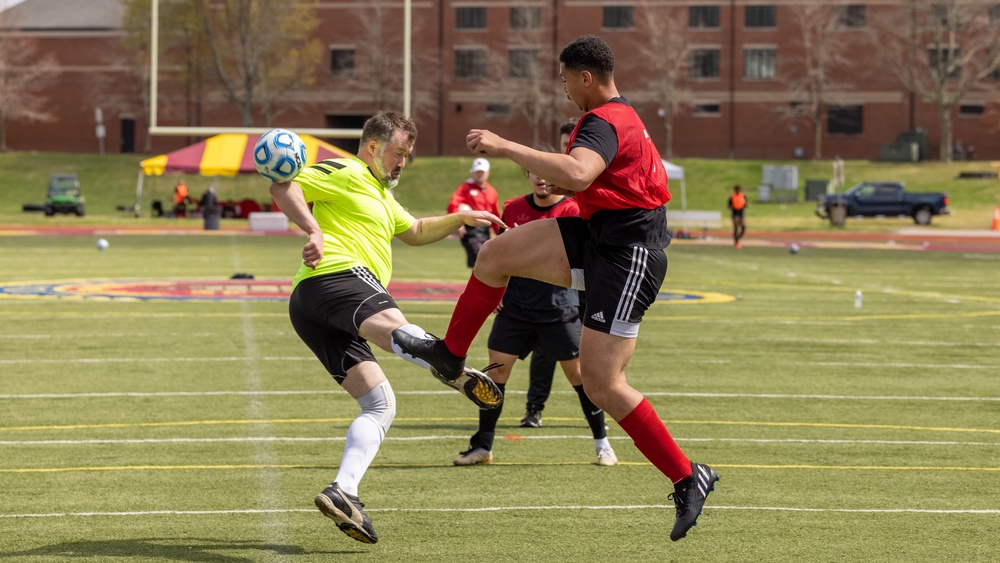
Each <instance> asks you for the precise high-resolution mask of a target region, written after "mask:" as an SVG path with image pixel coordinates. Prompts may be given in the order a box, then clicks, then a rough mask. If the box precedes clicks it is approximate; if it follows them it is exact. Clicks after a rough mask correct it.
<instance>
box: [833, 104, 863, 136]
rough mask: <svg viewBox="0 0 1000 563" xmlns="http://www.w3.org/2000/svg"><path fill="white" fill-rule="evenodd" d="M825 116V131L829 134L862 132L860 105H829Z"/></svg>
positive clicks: (857, 133)
mask: <svg viewBox="0 0 1000 563" xmlns="http://www.w3.org/2000/svg"><path fill="white" fill-rule="evenodd" d="M826 118H827V121H826V131H827V133H829V134H831V135H860V134H861V133H863V132H864V108H863V107H862V106H830V108H829V109H827V111H826Z"/></svg>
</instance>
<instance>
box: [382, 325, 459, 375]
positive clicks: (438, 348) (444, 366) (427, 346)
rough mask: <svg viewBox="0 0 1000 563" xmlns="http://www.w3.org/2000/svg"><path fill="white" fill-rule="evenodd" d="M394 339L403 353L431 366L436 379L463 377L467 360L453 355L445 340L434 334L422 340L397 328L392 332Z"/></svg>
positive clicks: (428, 334)
mask: <svg viewBox="0 0 1000 563" xmlns="http://www.w3.org/2000/svg"><path fill="white" fill-rule="evenodd" d="M392 339H393V340H394V341H395V342H396V344H398V345H399V347H400V349H402V350H403V352H406V353H407V354H409V355H410V356H413V357H414V358H419V359H421V360H423V361H425V362H427V363H428V364H430V366H431V370H433V371H434V372H435V373H434V375H435V376H436V377H439V378H444V379H447V380H452V381H454V380H455V379H458V378H459V377H461V376H462V368H463V367H465V358H464V357H462V356H456V355H455V354H452V353H451V350H449V349H448V347H447V346H445V344H444V340H441V339H440V338H438V337H436V336H434V335H433V334H430V333H427V336H426V338H420V337H419V336H414V335H412V334H410V333H408V332H404V331H402V330H400V329H398V328H397V329H396V330H394V331H392Z"/></svg>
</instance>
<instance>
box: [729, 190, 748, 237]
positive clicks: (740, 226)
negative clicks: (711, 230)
mask: <svg viewBox="0 0 1000 563" xmlns="http://www.w3.org/2000/svg"><path fill="white" fill-rule="evenodd" d="M726 206H727V207H729V211H730V214H731V215H732V219H733V247H734V248H737V249H739V248H743V235H745V234H746V232H747V226H746V222H745V221H744V220H743V212H744V211H745V210H746V208H747V196H746V195H745V194H744V193H743V187H742V186H740V185H739V184H736V185H735V186H733V195H731V196H729V199H728V200H727V201H726Z"/></svg>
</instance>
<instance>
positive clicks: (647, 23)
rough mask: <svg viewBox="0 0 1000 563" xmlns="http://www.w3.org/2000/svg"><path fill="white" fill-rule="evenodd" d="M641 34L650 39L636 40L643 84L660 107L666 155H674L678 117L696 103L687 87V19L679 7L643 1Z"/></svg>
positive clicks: (659, 112) (640, 22)
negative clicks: (676, 117)
mask: <svg viewBox="0 0 1000 563" xmlns="http://www.w3.org/2000/svg"><path fill="white" fill-rule="evenodd" d="M639 13H640V21H639V23H638V25H637V27H640V28H643V33H642V34H640V35H641V36H642V37H644V38H645V39H646V40H645V41H643V42H641V43H636V49H637V50H638V52H639V53H640V56H639V57H637V58H635V59H634V60H638V61H641V62H642V65H643V72H642V73H640V74H641V75H642V76H645V77H646V79H645V80H644V81H643V83H641V84H640V86H642V87H643V88H644V89H645V90H647V92H649V94H648V95H649V96H650V97H649V98H648V99H645V100H644V101H648V102H650V103H652V104H654V105H656V107H657V115H658V116H659V117H660V119H661V120H662V121H663V130H664V134H665V136H666V140H665V144H664V151H663V152H664V157H665V158H672V157H673V156H674V117H675V116H677V114H679V113H680V112H681V111H682V110H684V109H685V108H689V107H691V106H692V105H693V104H694V99H695V96H694V92H693V91H692V90H691V89H690V88H688V87H687V86H686V79H687V71H688V58H689V57H690V51H689V48H688V37H687V25H686V24H685V22H686V21H687V20H686V18H685V17H683V15H682V13H681V12H679V11H678V10H677V9H670V8H665V9H658V8H654V7H653V6H652V5H650V4H649V3H648V2H643V3H642V10H640V11H639Z"/></svg>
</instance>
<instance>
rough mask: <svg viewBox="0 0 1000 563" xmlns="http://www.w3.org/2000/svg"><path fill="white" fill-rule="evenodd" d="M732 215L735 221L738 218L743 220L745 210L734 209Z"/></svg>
mask: <svg viewBox="0 0 1000 563" xmlns="http://www.w3.org/2000/svg"><path fill="white" fill-rule="evenodd" d="M732 215H733V218H734V219H735V218H736V217H740V218H743V210H742V209H733V210H732Z"/></svg>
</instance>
